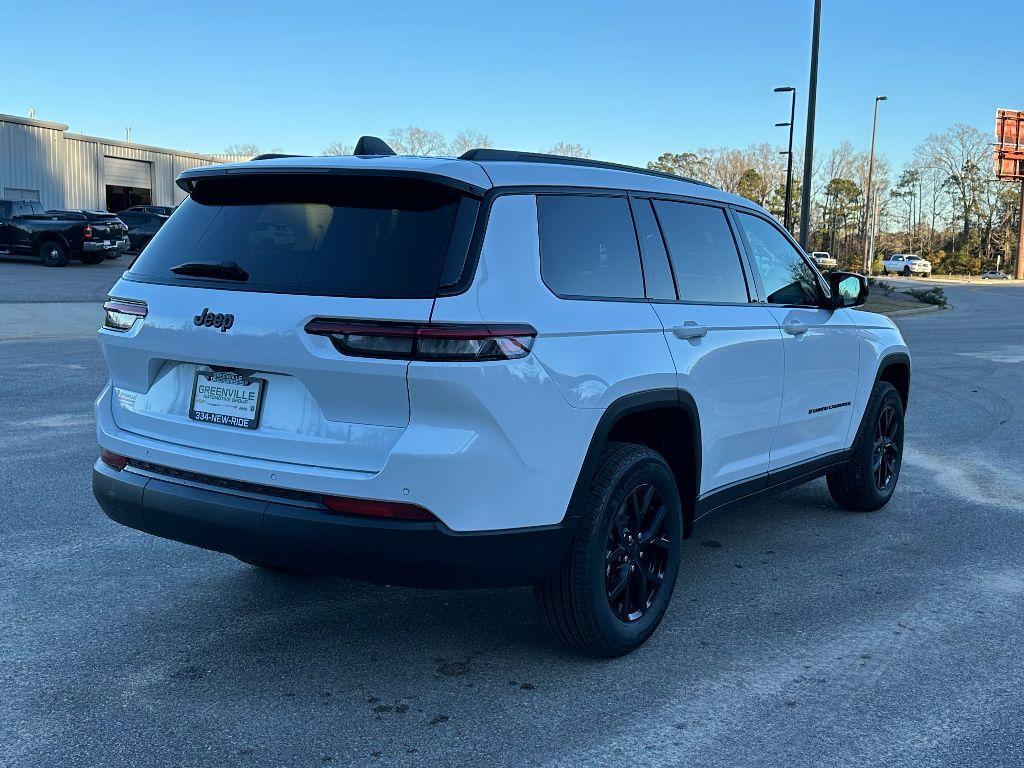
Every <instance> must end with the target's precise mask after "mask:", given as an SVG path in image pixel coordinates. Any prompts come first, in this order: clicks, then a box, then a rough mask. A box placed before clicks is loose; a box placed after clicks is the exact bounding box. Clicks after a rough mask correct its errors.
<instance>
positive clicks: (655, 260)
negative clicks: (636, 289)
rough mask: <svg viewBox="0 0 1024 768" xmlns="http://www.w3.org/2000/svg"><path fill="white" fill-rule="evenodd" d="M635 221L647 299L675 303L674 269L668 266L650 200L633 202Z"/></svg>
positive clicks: (663, 244)
mask: <svg viewBox="0 0 1024 768" xmlns="http://www.w3.org/2000/svg"><path fill="white" fill-rule="evenodd" d="M633 220H634V221H636V233H637V235H638V236H639V238H640V255H641V256H642V257H643V260H644V282H645V283H646V284H647V298H649V299H669V300H671V301H675V300H676V299H677V298H679V297H678V296H676V286H675V283H674V282H673V280H672V269H671V268H670V267H669V265H668V254H667V253H666V252H665V241H664V240H662V239H661V230H660V229H659V228H658V220H657V219H655V218H654V211H653V210H652V209H651V201H650V200H637V199H634V200H633Z"/></svg>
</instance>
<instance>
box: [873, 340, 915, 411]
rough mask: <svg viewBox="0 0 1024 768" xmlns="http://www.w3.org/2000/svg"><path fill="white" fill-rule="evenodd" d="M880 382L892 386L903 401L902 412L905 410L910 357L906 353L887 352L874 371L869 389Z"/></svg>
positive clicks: (908, 393)
mask: <svg viewBox="0 0 1024 768" xmlns="http://www.w3.org/2000/svg"><path fill="white" fill-rule="evenodd" d="M880 381H887V382H889V383H890V384H892V385H893V386H894V387H895V388H896V391H897V392H898V393H899V395H900V400H902V401H903V410H904V411H906V410H907V403H908V402H909V400H910V355H909V354H907V353H906V352H889V353H887V354H884V355H882V357H881V359H879V361H878V367H877V368H876V369H875V380H874V382H873V383H872V385H871V388H872V389H874V387H875V386H876V385H877V384H878V382H880Z"/></svg>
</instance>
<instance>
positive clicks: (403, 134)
mask: <svg viewBox="0 0 1024 768" xmlns="http://www.w3.org/2000/svg"><path fill="white" fill-rule="evenodd" d="M388 144H390V145H391V148H392V149H393V150H395V152H396V153H397V154H399V155H443V154H444V153H445V151H446V150H447V149H448V142H447V140H446V139H445V137H444V134H442V133H440V132H438V131H428V130H427V129H426V128H420V127H419V126H415V125H410V126H409V127H408V128H395V129H393V130H391V131H389V132H388Z"/></svg>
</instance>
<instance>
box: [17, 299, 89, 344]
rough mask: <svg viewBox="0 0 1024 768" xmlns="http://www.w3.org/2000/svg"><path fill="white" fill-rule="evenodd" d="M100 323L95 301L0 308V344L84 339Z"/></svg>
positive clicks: (35, 303)
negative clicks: (39, 340) (1, 342)
mask: <svg viewBox="0 0 1024 768" xmlns="http://www.w3.org/2000/svg"><path fill="white" fill-rule="evenodd" d="M102 323H103V308H102V305H101V304H100V302H97V301H76V302H16V303H4V304H0V341H31V340H36V339H86V338H89V337H93V336H95V335H96V331H97V329H98V328H99V327H100V325H101V324H102Z"/></svg>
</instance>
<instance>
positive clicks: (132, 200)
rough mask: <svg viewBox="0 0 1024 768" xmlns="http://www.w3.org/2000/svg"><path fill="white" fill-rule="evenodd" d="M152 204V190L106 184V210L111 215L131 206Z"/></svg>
mask: <svg viewBox="0 0 1024 768" xmlns="http://www.w3.org/2000/svg"><path fill="white" fill-rule="evenodd" d="M152 203H153V193H152V190H149V189H143V188H142V187H120V186H116V185H113V184H107V210H108V211H110V212H111V213H117V212H118V211H123V210H124V209H125V208H131V207H132V206H133V205H152Z"/></svg>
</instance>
